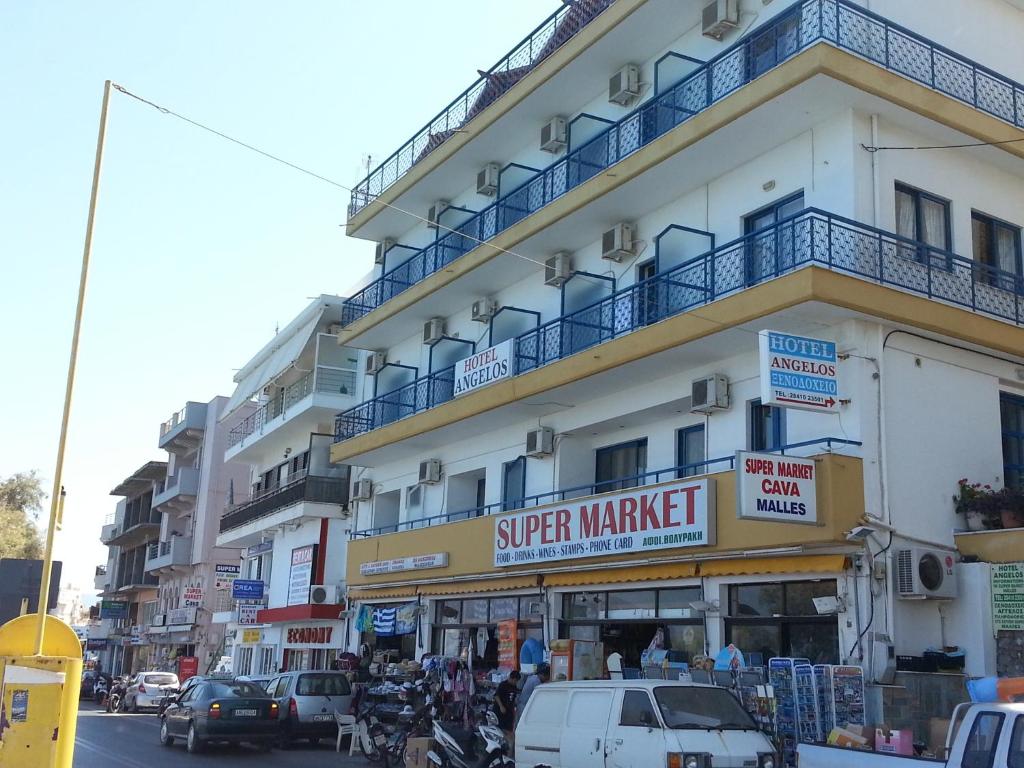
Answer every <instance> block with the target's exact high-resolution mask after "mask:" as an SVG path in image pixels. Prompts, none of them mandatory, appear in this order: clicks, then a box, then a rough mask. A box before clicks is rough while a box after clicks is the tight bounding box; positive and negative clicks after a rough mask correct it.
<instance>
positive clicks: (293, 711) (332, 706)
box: [266, 670, 352, 745]
mask: <svg viewBox="0 0 1024 768" xmlns="http://www.w3.org/2000/svg"><path fill="white" fill-rule="evenodd" d="M266 690H267V693H269V694H270V695H271V696H272V697H273V698H274V700H275V701H277V705H278V712H280V718H281V743H282V745H287V744H289V743H290V742H292V741H294V740H295V739H300V738H305V739H308V740H309V741H310V743H312V744H316V743H317V742H318V741H320V739H323V738H329V737H333V736H334V735H335V734H336V733H337V732H338V729H337V726H336V725H335V722H334V713H335V712H340V713H341V714H343V715H347V714H349V710H350V709H351V707H352V686H351V685H350V684H349V682H348V677H346V676H345V674H344V673H342V672H327V671H321V670H307V671H300V672H283V673H281V674H280V675H276V676H275V677H274V678H273V679H271V681H270V682H269V683H267V687H266Z"/></svg>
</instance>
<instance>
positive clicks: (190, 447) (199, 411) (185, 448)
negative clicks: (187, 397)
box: [157, 402, 207, 453]
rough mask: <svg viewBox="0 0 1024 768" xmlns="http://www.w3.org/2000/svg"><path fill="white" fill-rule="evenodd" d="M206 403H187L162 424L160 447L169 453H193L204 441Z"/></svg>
mask: <svg viewBox="0 0 1024 768" xmlns="http://www.w3.org/2000/svg"><path fill="white" fill-rule="evenodd" d="M206 410H207V405H206V403H193V402H188V403H185V407H184V408H182V409H181V410H180V411H178V412H177V413H176V414H174V415H173V416H171V418H169V419H168V420H167V421H165V422H164V423H163V424H161V425H160V439H159V441H158V443H157V445H158V447H160V448H162V449H164V450H165V451H168V452H169V453H191V452H192V451H194V450H196V449H197V448H198V447H199V445H200V444H201V443H202V441H203V432H204V431H205V430H206Z"/></svg>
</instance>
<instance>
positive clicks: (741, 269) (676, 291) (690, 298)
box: [334, 208, 1024, 442]
mask: <svg viewBox="0 0 1024 768" xmlns="http://www.w3.org/2000/svg"><path fill="white" fill-rule="evenodd" d="M809 265H816V266H819V267H824V268H827V269H831V270H836V271H838V272H843V273H846V274H849V275H854V276H856V277H859V278H862V279H864V280H867V281H870V282H874V283H880V284H882V285H886V286H890V287H892V288H897V289H900V290H904V291H908V292H910V293H914V294H917V295H920V296H927V297H928V298H930V299H936V300H939V301H943V302H947V303H949V304H953V305H956V306H960V307H964V308H967V309H970V310H973V311H975V312H981V313H984V314H986V315H991V316H993V317H997V318H999V319H1001V320H1006V321H1009V322H1012V323H1015V324H1017V325H1020V324H1021V322H1022V319H1024V300H1022V296H1024V278H1022V277H1021V276H1020V275H1017V274H1015V273H1012V272H1005V271H1003V270H999V269H996V268H994V267H990V266H988V265H986V264H982V263H979V262H976V261H973V260H972V259H965V258H963V257H961V256H957V255H956V254H955V253H952V252H949V251H943V250H939V249H937V248H932V247H931V246H928V245H925V244H924V243H920V242H917V241H914V240H909V239H907V238H904V237H900V236H899V235H894V234H892V233H891V232H884V231H882V230H880V229H875V228H874V227H870V226H868V225H866V224H860V223H858V222H856V221H853V220H852V219H847V218H844V217H842V216H836V215H835V214H831V213H826V212H825V211H820V210H817V209H815V208H808V209H806V210H804V211H801V212H800V213H798V214H795V215H794V216H791V217H790V218H787V219H784V220H782V221H780V222H779V223H778V224H775V225H773V226H771V227H767V228H765V229H762V230H759V231H758V232H754V233H752V234H750V235H746V236H744V237H741V238H739V239H738V240H734V241H733V242H731V243H727V244H725V245H722V246H720V247H717V248H715V249H713V250H711V251H709V252H707V253H705V254H703V255H701V256H698V257H696V258H694V259H691V260H690V261H687V262H686V263H684V264H681V265H679V266H677V267H674V268H672V269H669V270H666V271H665V272H662V273H660V274H658V275H655V276H654V277H651V278H649V279H647V280H643V281H641V282H638V283H635V284H633V285H631V286H628V287H626V288H623V289H621V290H619V291H616V292H615V293H613V294H611V295H610V296H607V297H605V298H603V299H601V300H600V301H597V302H595V303H593V304H590V305H588V306H586V307H583V308H582V309H579V310H576V311H575V312H571V313H569V314H566V315H563V316H562V317H558V318H555V319H554V320H551V321H549V322H547V323H544V324H543V325H539V326H537V327H536V328H532V329H530V330H529V331H526V332H525V333H522V334H520V335H519V336H516V337H515V338H514V339H513V361H512V362H513V373H514V374H521V373H525V372H527V371H532V370H534V369H535V368H539V367H540V366H542V365H546V364H548V363H551V362H554V361H556V360H561V359H563V358H565V357H569V356H570V355H573V354H576V353H577V352H581V351H583V350H585V349H588V348H590V347H593V346H595V345H597V344H601V343H603V342H605V341H610V340H611V339H615V338H618V337H620V336H624V335H626V334H629V333H632V332H633V331H636V330H638V329H640V328H643V327H645V326H648V325H650V324H652V323H656V322H658V321H659V320H664V319H665V318H667V317H672V316H673V315H677V314H680V313H682V312H686V311H687V310H690V309H693V308H695V307H699V306H701V305H703V304H707V303H709V302H711V301H715V300H716V299H720V298H723V297H725V296H729V295H731V294H734V293H737V292H739V291H742V290H744V289H746V288H749V287H752V286H754V285H757V284H758V283H760V282H763V281H765V280H769V279H771V278H775V277H779V276H781V275H784V274H786V273H788V272H792V271H793V270H796V269H799V268H801V267H805V266H809ZM453 384H454V367H451V368H446V369H444V370H442V371H437V372H435V373H431V374H429V375H427V376H423V377H421V378H419V379H416V380H415V381H413V382H410V383H409V384H406V385H405V386H402V387H399V388H398V389H395V390H392V391H390V392H387V393H385V394H382V395H379V396H378V397H375V398H373V399H372V400H368V401H366V402H364V403H361V404H360V405H358V406H356V407H355V408H351V409H349V410H347V411H344V412H342V413H340V414H338V415H337V416H336V417H335V423H334V427H335V441H336V442H338V441H341V440H347V439H348V438H350V437H355V436H356V435H360V434H363V433H365V432H369V431H370V430H373V429H377V428H379V427H382V426H385V425H386V424H390V423H391V422H394V421H397V420H399V419H402V418H405V417H406V416H411V415H413V414H415V413H420V412H421V411H425V410H428V409H430V408H433V407H435V406H437V405H440V404H441V403H445V402H447V401H449V400H451V399H452V397H453V396H454V392H453Z"/></svg>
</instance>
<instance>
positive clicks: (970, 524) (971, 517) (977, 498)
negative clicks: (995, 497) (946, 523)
mask: <svg viewBox="0 0 1024 768" xmlns="http://www.w3.org/2000/svg"><path fill="white" fill-rule="evenodd" d="M957 491H958V492H957V495H956V496H954V497H953V502H954V504H956V511H957V512H958V513H959V514H962V515H963V516H964V517H965V518H966V520H967V530H969V531H984V530H985V529H986V528H988V527H989V526H988V525H987V524H986V523H987V521H988V517H989V514H988V506H989V504H988V502H989V500H990V497H991V496H992V494H993V491H992V486H991V485H982V484H981V483H972V482H969V481H968V480H967V478H966V477H964V478H961V479H960V480H958V481H957Z"/></svg>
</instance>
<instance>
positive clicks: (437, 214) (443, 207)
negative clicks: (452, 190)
mask: <svg viewBox="0 0 1024 768" xmlns="http://www.w3.org/2000/svg"><path fill="white" fill-rule="evenodd" d="M450 207H451V203H449V202H448V201H447V200H438V201H436V202H435V203H434V204H433V205H432V206H430V209H429V210H428V211H427V226H428V227H429V228H430V229H437V225H438V224H439V223H440V222H441V214H442V213H444V212H445V211H447V210H448V209H449V208H450Z"/></svg>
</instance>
